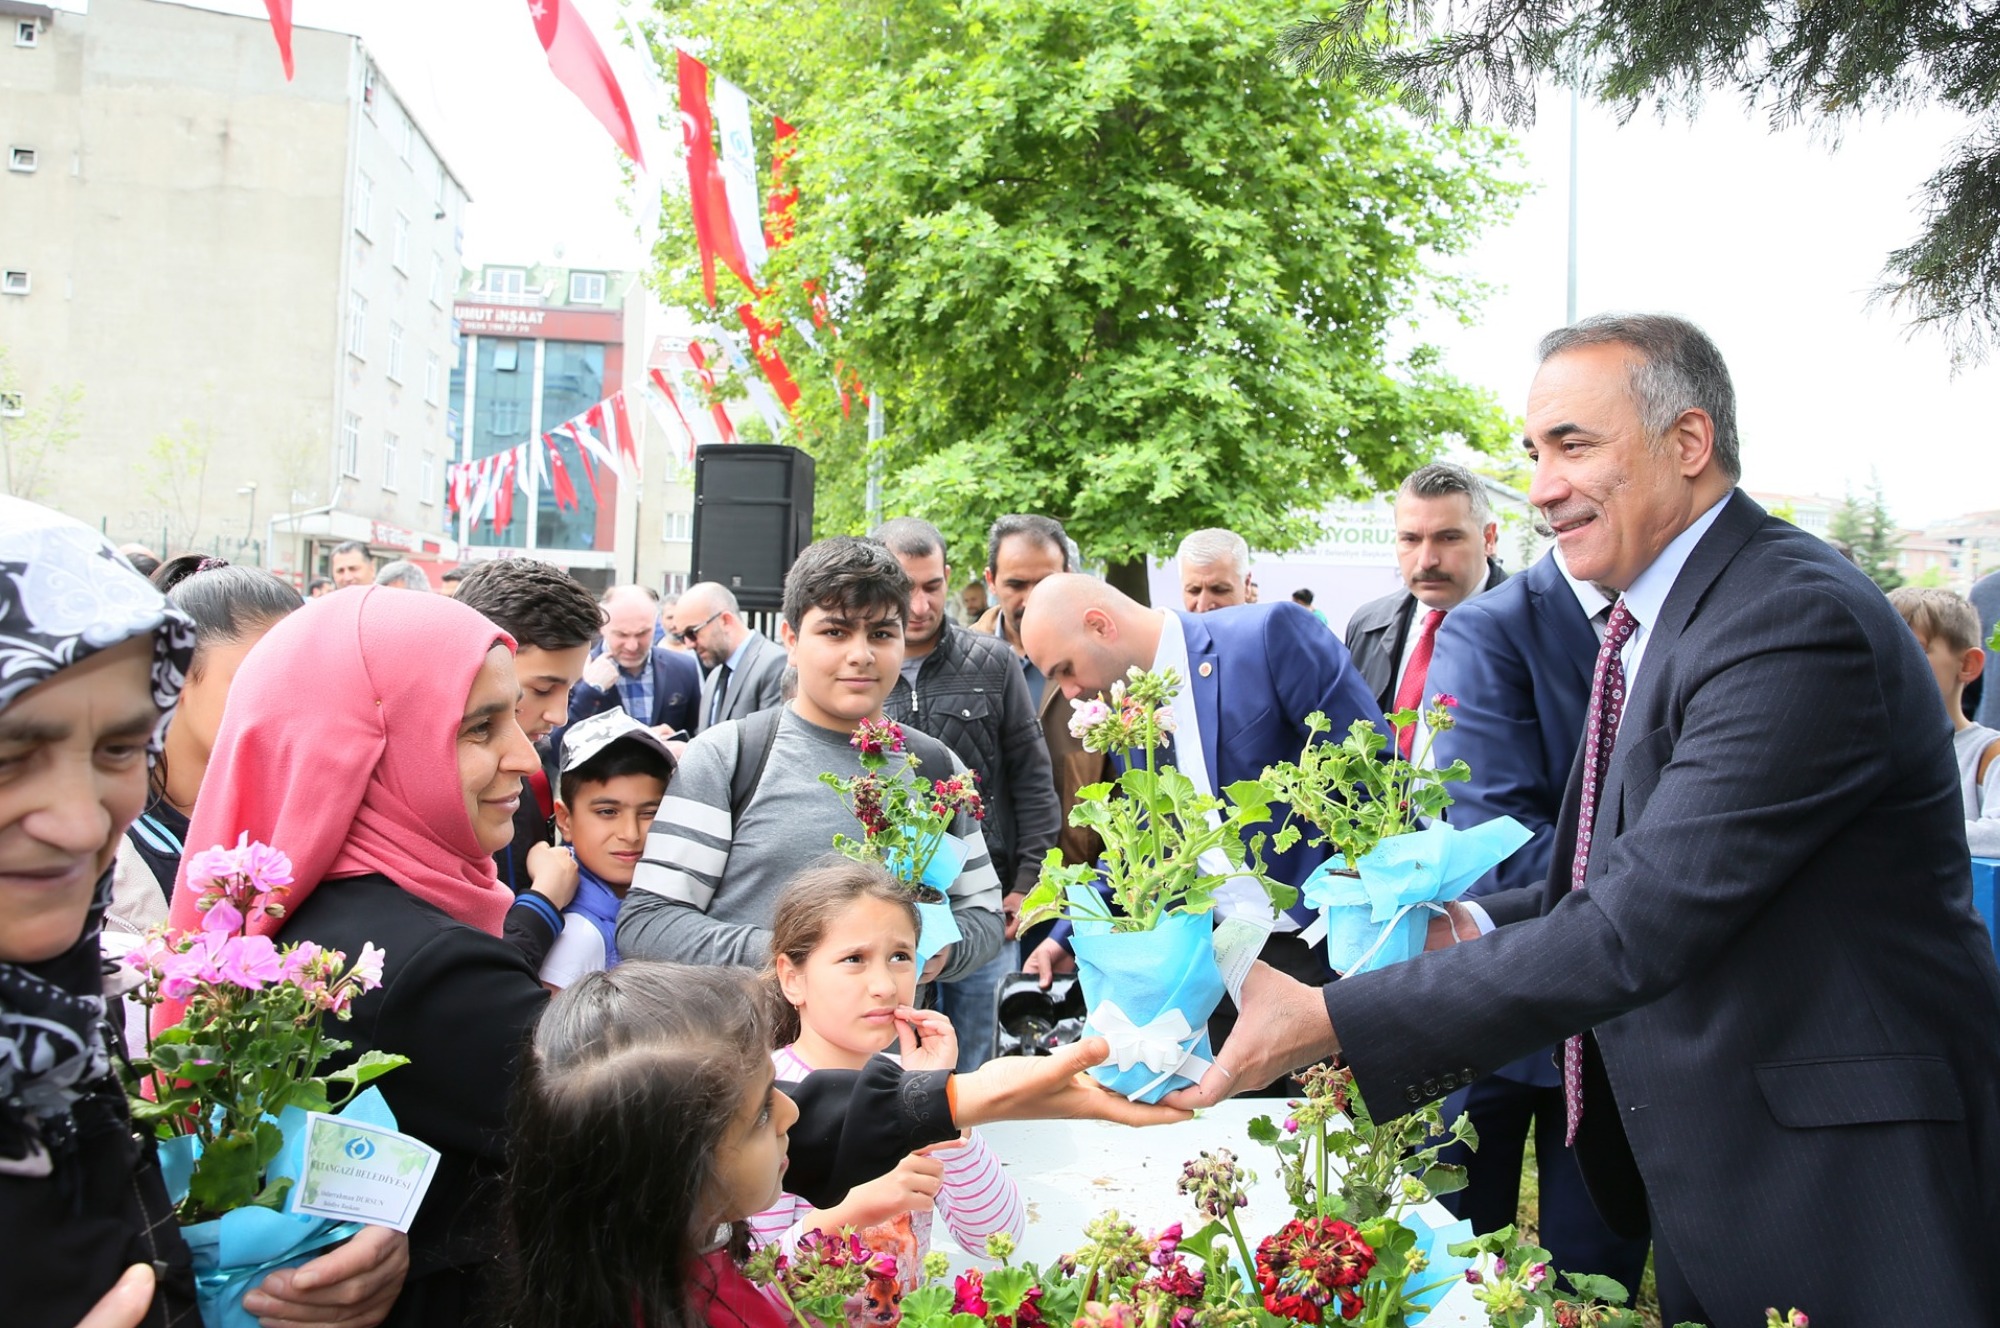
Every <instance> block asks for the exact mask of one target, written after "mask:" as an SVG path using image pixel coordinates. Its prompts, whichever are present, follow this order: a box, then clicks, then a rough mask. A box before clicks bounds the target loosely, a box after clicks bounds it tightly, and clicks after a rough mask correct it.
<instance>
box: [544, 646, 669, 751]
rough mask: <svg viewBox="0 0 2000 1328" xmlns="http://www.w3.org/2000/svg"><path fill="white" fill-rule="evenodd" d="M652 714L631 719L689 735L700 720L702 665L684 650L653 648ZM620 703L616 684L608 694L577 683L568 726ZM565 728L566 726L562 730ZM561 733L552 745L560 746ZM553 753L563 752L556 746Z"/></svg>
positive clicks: (570, 697) (594, 653)
mask: <svg viewBox="0 0 2000 1328" xmlns="http://www.w3.org/2000/svg"><path fill="white" fill-rule="evenodd" d="M602 653H603V652H602V651H601V650H593V651H592V652H591V655H590V657H591V658H592V659H595V658H597V656H598V655H600V654H602ZM652 664H653V713H652V715H651V716H650V717H647V716H643V715H635V716H633V718H634V719H638V720H639V721H640V722H642V723H644V724H646V725H648V726H655V725H660V724H670V725H672V726H673V727H674V728H677V729H679V730H681V731H682V732H683V733H688V734H692V733H693V732H694V730H695V724H696V722H697V720H698V718H699V716H700V713H701V711H700V705H701V665H699V664H697V663H695V659H694V656H693V655H692V654H691V653H689V652H687V651H685V650H669V649H668V648H667V647H665V646H654V647H653V661H652ZM619 704H621V702H620V701H619V699H618V684H617V683H613V684H611V687H610V689H609V690H607V691H602V692H600V691H598V690H597V689H596V688H595V687H592V686H591V685H590V684H589V683H587V682H581V681H579V682H578V683H577V684H576V686H574V687H572V688H570V693H569V722H570V723H571V724H574V723H576V722H577V721H578V720H584V719H589V718H590V717H591V716H592V715H598V714H602V713H603V712H605V711H606V710H609V709H611V707H613V706H615V705H619ZM565 727H567V726H565ZM561 740H562V735H561V733H557V734H556V735H555V736H554V737H553V738H552V739H551V741H552V742H555V743H560V742H561ZM555 750H556V751H558V752H560V751H561V750H562V749H561V747H560V746H557V747H556V749H555Z"/></svg>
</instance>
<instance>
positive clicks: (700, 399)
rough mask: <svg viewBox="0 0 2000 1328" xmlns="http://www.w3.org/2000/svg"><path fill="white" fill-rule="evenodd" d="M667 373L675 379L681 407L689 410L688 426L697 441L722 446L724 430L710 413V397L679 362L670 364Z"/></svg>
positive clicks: (675, 387)
mask: <svg viewBox="0 0 2000 1328" xmlns="http://www.w3.org/2000/svg"><path fill="white" fill-rule="evenodd" d="M667 374H668V375H669V376H670V377H671V378H672V379H673V380H674V391H675V393H676V394H677V395H678V396H679V397H680V399H681V409H682V410H684V411H686V412H687V417H688V427H689V428H690V429H692V430H693V431H694V432H695V434H696V441H697V442H698V443H700V444H701V445H702V446H703V447H720V446H722V442H723V439H722V430H720V429H718V428H716V427H715V416H714V415H712V414H710V413H709V408H708V406H707V404H706V403H707V401H708V398H707V397H705V396H703V395H702V392H701V388H700V386H699V385H697V384H695V383H693V382H691V381H690V380H689V379H688V377H687V375H686V373H685V371H684V370H683V369H682V367H681V366H680V365H678V364H674V365H670V366H669V367H668V369H667Z"/></svg>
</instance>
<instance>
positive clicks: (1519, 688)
mask: <svg viewBox="0 0 2000 1328" xmlns="http://www.w3.org/2000/svg"><path fill="white" fill-rule="evenodd" d="M1609 609H1610V601H1609V600H1607V599H1605V597H1604V595H1603V594H1602V592H1600V591H1599V590H1598V589H1597V588H1596V587H1595V586H1592V585H1589V584H1587V583H1584V582H1572V581H1571V580H1570V579H1569V578H1568V577H1567V576H1566V575H1565V574H1564V571H1563V568H1562V566H1561V564H1560V563H1559V562H1558V561H1557V555H1556V554H1555V553H1554V552H1550V553H1549V554H1547V555H1545V556H1544V557H1543V558H1542V560H1541V561H1540V562H1538V563H1536V564H1535V565H1534V566H1533V567H1530V568H1529V569H1528V570H1527V571H1526V572H1524V573H1522V574H1521V575H1519V576H1516V577H1512V578H1510V579H1508V580H1507V581H1505V582H1503V583H1502V584H1501V585H1499V586H1497V587H1495V588H1494V589H1492V590H1489V591H1487V592H1486V593H1485V594H1483V595H1479V596H1476V597H1474V598H1472V599H1470V600H1467V601H1466V602H1465V603H1463V604H1461V605H1460V606H1459V607H1458V608H1457V609H1455V610H1453V611H1452V612H1451V613H1450V614H1449V615H1448V616H1447V617H1446V618H1445V620H1444V622H1443V623H1442V624H1441V625H1440V626H1439V628H1438V633H1437V649H1436V653H1435V654H1434V655H1433V656H1432V659H1431V671H1430V680H1429V689H1430V690H1432V691H1439V692H1445V693H1448V694H1449V695H1451V696H1453V697H1455V698H1457V700H1458V706H1457V708H1456V709H1455V710H1454V711H1453V712H1452V713H1453V719H1454V721H1455V723H1454V727H1452V728H1450V729H1447V730H1445V731H1444V732H1442V733H1439V734H1438V735H1437V737H1436V739H1435V740H1434V745H1433V748H1432V751H1433V754H1434V755H1435V757H1436V759H1437V763H1438V764H1439V765H1440V766H1444V765H1450V764H1451V763H1452V762H1453V761H1455V760H1463V761H1464V762H1465V763H1466V764H1467V765H1469V766H1471V767H1472V778H1471V779H1470V780H1467V781H1466V782H1464V783H1455V784H1453V785H1451V786H1450V787H1451V795H1452V805H1451V806H1450V807H1449V808H1448V809H1447V810H1446V812H1445V819H1446V820H1447V821H1449V822H1451V823H1452V824H1453V825H1458V826H1472V825H1479V824H1481V823H1482V822H1486V821H1491V820H1494V819H1496V818H1498V817H1502V816H1511V817H1513V818H1514V819H1515V820H1516V821H1519V822H1520V823H1521V824H1522V825H1523V826H1526V827H1527V829H1528V831H1529V832H1530V834H1532V836H1533V838H1531V839H1530V840H1529V841H1528V842H1527V843H1526V844H1525V845H1523V846H1522V847H1521V848H1520V849H1519V850H1518V851H1517V852H1515V854H1514V855H1513V856H1512V857H1510V858H1508V859H1506V860H1505V861H1503V862H1502V863H1500V865H1499V866H1497V867H1495V868H1494V869H1493V870H1492V871H1490V872H1488V873H1487V874H1486V875H1485V876H1484V877H1482V878H1481V879H1480V880H1479V881H1478V883H1477V884H1475V885H1474V886H1473V887H1472V888H1471V889H1470V890H1469V891H1467V892H1466V893H1467V897H1468V898H1476V897H1477V896H1479V895H1482V894H1487V893H1490V892H1492V891H1494V890H1508V889H1514V888H1517V887H1522V886H1535V887H1539V886H1540V885H1541V884H1542V882H1544V881H1545V880H1547V879H1548V874H1549V862H1550V860H1551V859H1552V858H1553V857H1554V856H1555V833H1556V818H1557V816H1558V815H1559V814H1560V812H1561V811H1562V799H1563V789H1564V788H1565V786H1566V785H1567V784H1568V782H1569V772H1570V766H1571V765H1572V764H1573V763H1574V762H1575V759H1576V749H1577V746H1578V744H1579V742H1580V741H1581V740H1582V737H1583V725H1584V712H1585V709H1586V707H1587V706H1588V705H1589V702H1590V673H1591V669H1592V667H1593V666H1594V665H1595V663H1596V660H1597V650H1598V636H1597V630H1596V629H1595V628H1594V627H1593V626H1592V618H1593V616H1595V615H1598V614H1600V613H1601V612H1608V611H1609ZM1551 1050H1552V1049H1545V1050H1542V1051H1538V1052H1534V1053H1532V1054H1530V1055H1528V1056H1525V1057H1523V1058H1522V1059H1520V1060H1518V1061H1514V1062H1512V1063H1511V1064H1508V1065H1504V1066H1502V1067H1501V1068H1500V1069H1498V1070H1496V1071H1495V1072H1494V1073H1493V1074H1491V1075H1488V1076H1487V1077H1485V1078H1483V1079H1480V1080H1478V1081H1477V1082H1476V1083H1474V1084H1473V1085H1472V1086H1471V1087H1470V1088H1466V1089H1461V1090H1460V1091H1459V1092H1458V1093H1456V1094H1454V1095H1453V1096H1452V1098H1451V1100H1450V1101H1449V1102H1448V1103H1447V1104H1446V1109H1447V1112H1449V1113H1456V1112H1458V1111H1464V1112H1465V1113H1467V1114H1468V1115H1470V1116H1471V1118H1472V1123H1473V1126H1474V1127H1475V1128H1476V1129H1477V1130H1478V1131H1479V1148H1478V1150H1477V1151H1476V1152H1473V1151H1470V1150H1467V1149H1464V1148H1462V1147H1460V1148H1455V1149H1454V1150H1453V1151H1454V1153H1456V1154H1458V1156H1454V1157H1452V1158H1451V1159H1450V1160H1451V1161H1454V1162H1457V1163H1459V1164H1461V1165H1463V1166H1465V1167H1466V1168H1467V1173H1468V1180H1469V1183H1468V1184H1467V1186H1466V1188H1465V1189H1464V1190H1462V1191H1460V1192H1459V1193H1457V1194H1454V1195H1448V1196H1446V1197H1445V1199H1444V1203H1445V1204H1446V1205H1447V1206H1448V1207H1450V1208H1452V1210H1453V1211H1454V1212H1456V1213H1457V1214H1458V1215H1459V1216H1460V1217H1463V1218H1467V1219H1469V1220H1470V1221H1471V1222H1472V1226H1473V1229H1474V1230H1475V1231H1479V1232H1487V1231H1495V1230H1498V1229H1499V1228H1500V1227H1503V1226H1507V1225H1509V1224H1511V1223H1512V1222H1513V1221H1514V1215H1515V1211H1516V1208H1517V1205H1518V1202H1519V1196H1520V1185H1521V1156H1522V1149H1523V1146H1524V1144H1525V1142H1526V1139H1527V1136H1528V1131H1529V1130H1530V1129H1531V1128H1532V1129H1533V1130H1534V1133H1535V1156H1536V1161H1537V1166H1538V1168H1539V1181H1540V1195H1541V1198H1540V1209H1541V1223H1540V1233H1541V1241H1542V1244H1543V1245H1545V1246H1546V1247H1547V1248H1548V1250H1549V1252H1550V1253H1551V1254H1553V1255H1554V1256H1555V1266H1556V1267H1557V1268H1561V1269H1565V1270H1572V1271H1575V1272H1579V1273H1597V1274H1600V1275H1602V1276H1606V1277H1615V1278H1617V1279H1618V1280H1619V1281H1620V1282H1621V1283H1623V1284H1624V1285H1625V1287H1626V1289H1627V1290H1631V1291H1636V1290H1638V1287H1639V1278H1640V1275H1641V1274H1642V1273H1643V1272H1644V1270H1645V1266H1646V1247H1647V1244H1648V1242H1647V1241H1646V1240H1645V1239H1644V1238H1643V1237H1638V1238H1633V1237H1629V1236H1620V1235H1618V1234H1617V1233H1615V1232H1613V1231H1612V1230H1611V1229H1610V1228H1609V1227H1608V1226H1606V1225H1605V1224H1604V1219H1603V1218H1601V1217H1599V1216H1598V1214H1597V1208H1596V1206H1595V1205H1594V1204H1592V1203H1591V1201H1590V1195H1589V1193H1588V1192H1587V1191H1586V1190H1585V1189H1584V1185H1583V1175H1582V1173H1581V1172H1580V1171H1579V1170H1578V1169H1577V1165H1576V1155H1575V1153H1574V1152H1573V1151H1572V1150H1571V1149H1569V1148H1568V1147H1566V1146H1565V1145H1564V1143H1563V1127H1564V1119H1563V1098H1562V1073H1561V1072H1560V1071H1559V1070H1557V1068H1556V1063H1555V1061H1554V1059H1553V1058H1552V1055H1551Z"/></svg>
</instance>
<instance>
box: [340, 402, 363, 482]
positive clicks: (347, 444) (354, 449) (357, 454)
mask: <svg viewBox="0 0 2000 1328" xmlns="http://www.w3.org/2000/svg"><path fill="white" fill-rule="evenodd" d="M340 473H341V474H343V475H345V476H347V477H348V478H349V479H357V480H358V479H360V478H361V417H360V416H359V415H356V414H355V413H354V412H353V411H349V412H347V420H346V422H345V423H343V424H342V425H341V426H340Z"/></svg>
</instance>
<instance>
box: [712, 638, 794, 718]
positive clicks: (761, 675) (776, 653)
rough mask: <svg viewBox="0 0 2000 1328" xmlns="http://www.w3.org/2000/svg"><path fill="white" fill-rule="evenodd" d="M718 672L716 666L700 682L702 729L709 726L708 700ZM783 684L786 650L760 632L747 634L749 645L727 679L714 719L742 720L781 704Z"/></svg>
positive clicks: (713, 688)
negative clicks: (741, 659) (740, 661)
mask: <svg viewBox="0 0 2000 1328" xmlns="http://www.w3.org/2000/svg"><path fill="white" fill-rule="evenodd" d="M721 672H722V666H721V665H720V664H718V665H716V666H715V667H714V668H712V669H710V670H709V671H708V673H707V674H706V675H705V676H704V677H703V678H702V680H701V703H700V707H701V708H700V714H701V726H702V727H703V728H707V727H708V706H709V698H710V697H711V696H714V695H715V679H716V677H717V675H719V674H720V673H721ZM784 684H785V648H784V647H783V646H781V645H779V644H778V643H777V642H776V641H773V640H772V639H771V638H770V637H768V636H765V635H764V634H763V633H762V632H752V633H750V643H749V646H748V647H747V648H746V649H745V650H744V652H743V661H742V664H741V666H740V667H739V668H738V669H737V671H736V673H735V674H734V676H732V677H731V678H730V679H729V690H728V691H726V692H724V693H723V694H722V713H721V714H720V715H719V716H717V718H718V719H742V718H743V717H744V716H746V715H754V714H756V713H757V712H758V711H759V710H769V709H770V708H771V707H772V706H775V705H782V704H784V700H785V687H784Z"/></svg>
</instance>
